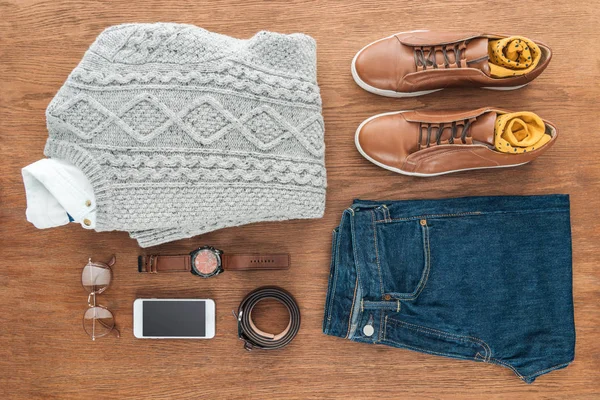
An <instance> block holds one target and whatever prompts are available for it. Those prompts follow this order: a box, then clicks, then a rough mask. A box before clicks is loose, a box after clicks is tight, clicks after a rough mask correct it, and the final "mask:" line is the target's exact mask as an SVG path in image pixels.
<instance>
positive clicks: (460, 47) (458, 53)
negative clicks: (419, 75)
mask: <svg viewBox="0 0 600 400" xmlns="http://www.w3.org/2000/svg"><path fill="white" fill-rule="evenodd" d="M466 49H467V41H464V42H459V43H455V44H452V45H441V46H429V47H425V46H422V47H415V48H414V50H413V53H414V57H415V64H416V65H417V69H419V67H422V68H423V69H424V70H426V69H427V67H433V68H434V69H437V68H439V65H438V63H437V61H436V58H435V54H436V53H437V52H438V51H441V52H442V55H443V57H444V68H461V61H462V60H463V59H462V57H463V56H464V54H465V50H466ZM425 51H427V56H425ZM448 51H451V52H453V53H454V62H453V63H450V59H449V58H448Z"/></svg>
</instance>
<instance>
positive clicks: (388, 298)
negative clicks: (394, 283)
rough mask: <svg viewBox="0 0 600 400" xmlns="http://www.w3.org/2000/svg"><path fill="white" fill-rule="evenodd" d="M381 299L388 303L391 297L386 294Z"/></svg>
mask: <svg viewBox="0 0 600 400" xmlns="http://www.w3.org/2000/svg"><path fill="white" fill-rule="evenodd" d="M383 299H384V300H385V301H390V300H391V299H392V296H390V295H389V294H386V295H385V296H383Z"/></svg>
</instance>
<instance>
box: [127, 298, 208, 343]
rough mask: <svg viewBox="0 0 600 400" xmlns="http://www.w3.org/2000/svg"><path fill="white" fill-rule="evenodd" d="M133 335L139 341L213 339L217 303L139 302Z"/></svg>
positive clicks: (185, 301) (134, 305) (173, 300)
mask: <svg viewBox="0 0 600 400" xmlns="http://www.w3.org/2000/svg"><path fill="white" fill-rule="evenodd" d="M133 335H134V336H135V337H136V338H138V339H212V338H213V337H215V302H214V301H213V300H210V299H136V300H135V301H134V302H133Z"/></svg>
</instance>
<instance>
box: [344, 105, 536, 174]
mask: <svg viewBox="0 0 600 400" xmlns="http://www.w3.org/2000/svg"><path fill="white" fill-rule="evenodd" d="M408 111H410V110H403V111H392V112H387V113H382V114H377V115H373V116H372V117H369V118H367V119H366V120H364V121H363V122H362V123H361V124H360V125H359V126H358V128H357V129H356V134H355V135H354V144H355V145H356V149H357V150H358V152H359V153H360V154H361V155H362V156H363V157H364V158H366V159H367V160H369V161H370V162H372V163H373V164H375V165H377V166H378V167H381V168H383V169H387V170H388V171H392V172H396V173H398V174H402V175H407V176H418V177H421V178H429V177H433V176H440V175H446V174H452V173H454V172H462V171H474V170H478V169H491V168H510V167H518V166H520V165H525V164H527V163H528V162H529V161H527V162H524V163H519V164H511V165H498V166H495V167H475V168H463V169H455V170H452V171H446V172H438V173H435V174H423V173H420V172H407V171H403V170H401V169H399V168H394V167H390V166H389V165H385V164H383V163H380V162H379V161H377V160H374V159H373V158H371V157H369V156H368V155H367V153H365V151H364V150H363V149H362V147H360V141H359V139H358V137H359V135H360V131H361V130H362V128H363V126H365V125H366V124H367V123H368V122H369V121H371V120H373V119H375V118H379V117H383V116H385V115H395V114H402V113H405V112H408Z"/></svg>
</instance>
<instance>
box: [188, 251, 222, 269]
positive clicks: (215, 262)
mask: <svg viewBox="0 0 600 400" xmlns="http://www.w3.org/2000/svg"><path fill="white" fill-rule="evenodd" d="M217 268H219V259H218V258H217V255H216V254H215V252H214V251H212V250H209V249H203V250H200V251H198V252H197V253H196V256H195V257H194V269H195V270H196V272H198V273H199V274H202V275H210V274H212V273H213V272H215V271H216V269H217Z"/></svg>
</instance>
